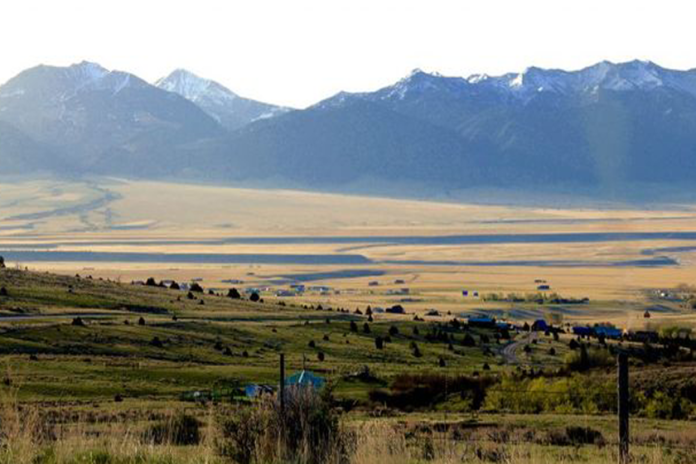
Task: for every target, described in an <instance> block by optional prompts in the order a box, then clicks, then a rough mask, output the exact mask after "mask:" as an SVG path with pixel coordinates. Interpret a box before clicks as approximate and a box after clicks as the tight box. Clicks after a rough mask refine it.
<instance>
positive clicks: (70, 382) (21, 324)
mask: <svg viewBox="0 0 696 464" xmlns="http://www.w3.org/2000/svg"><path fill="white" fill-rule="evenodd" d="M0 286H2V287H6V288H7V289H8V292H9V296H8V297H6V298H1V297H0V314H3V315H7V316H21V317H23V318H22V319H20V320H12V319H9V318H8V319H4V320H1V322H0V330H2V332H1V333H0V354H1V359H2V360H3V361H4V362H5V364H6V366H7V367H6V369H8V371H9V372H8V374H7V376H9V377H11V379H12V382H14V383H15V385H17V386H20V390H19V391H20V395H21V396H22V397H23V398H26V399H45V400H58V399H64V400H66V399H73V398H78V399H91V398H97V397H99V398H107V397H112V396H113V395H115V394H117V393H119V394H122V395H125V396H139V397H143V396H153V397H172V396H174V395H176V394H177V393H180V392H182V391H187V390H192V389H206V388H212V387H218V388H225V387H229V386H231V385H234V384H236V383H241V384H243V383H246V382H267V383H275V382H276V381H277V361H278V355H279V353H281V352H284V353H286V355H287V359H288V363H289V371H290V372H292V371H294V370H297V369H300V368H301V366H302V365H303V363H304V364H306V366H307V367H308V368H311V369H312V370H315V371H318V372H320V373H322V374H323V375H325V376H327V377H328V378H330V379H332V380H339V379H341V378H342V377H343V376H344V374H346V373H348V372H352V371H356V370H358V369H359V368H360V367H361V366H364V365H367V366H369V367H370V368H371V370H372V371H374V372H376V373H377V374H378V375H379V376H380V377H382V378H385V379H386V378H389V377H390V376H391V375H393V374H394V373H395V372H398V371H403V370H404V369H408V370H409V371H417V370H423V369H428V370H435V369H437V370H441V371H444V372H449V373H451V374H454V373H464V372H472V371H475V370H478V371H480V370H481V369H482V367H483V364H484V363H489V364H490V365H491V367H492V369H493V370H500V369H506V368H507V367H506V366H504V365H502V357H500V356H499V355H497V354H490V353H489V354H488V355H486V354H485V353H484V350H485V348H486V347H484V346H478V347H464V346H462V343H461V341H462V340H463V337H464V334H463V332H462V331H459V332H457V331H454V332H453V333H454V336H455V342H454V343H453V347H454V350H448V346H447V344H445V343H442V342H436V341H428V340H427V339H426V337H425V335H426V334H427V333H428V330H429V327H432V324H429V323H423V322H414V321H412V320H411V316H408V315H406V316H391V318H390V317H389V316H386V315H376V316H375V322H374V323H372V324H370V327H371V332H370V333H369V334H368V333H364V332H363V324H364V323H365V322H366V317H365V316H360V315H355V314H347V313H342V312H338V311H327V310H324V311H317V310H312V309H303V308H301V307H292V306H280V305H277V304H276V303H274V302H266V303H252V302H249V301H234V300H231V299H228V298H225V297H221V296H210V295H202V296H200V297H199V300H196V301H189V300H187V299H186V297H185V293H184V292H177V291H172V290H167V289H160V288H150V287H144V286H135V285H130V284H119V283H114V282H107V281H99V280H91V279H86V278H75V277H64V276H55V275H51V274H43V273H32V272H25V271H17V270H9V269H6V270H3V271H0ZM178 297H181V299H180V301H179V298H178ZM201 299H202V300H204V301H205V305H201V304H200V300H201ZM77 314H82V319H83V320H84V321H85V322H86V325H85V326H84V327H82V326H73V325H72V324H71V322H72V318H73V316H75V315H77ZM141 316H142V317H143V318H144V319H145V325H139V324H138V319H139V318H140V317H141ZM174 316H176V319H177V320H174ZM350 320H355V321H356V322H357V324H358V328H359V330H358V332H351V331H350ZM126 321H128V324H126ZM391 326H396V327H397V328H398V329H399V335H397V336H394V337H392V343H389V344H387V346H386V348H385V349H384V350H377V349H376V348H375V342H374V339H375V337H376V336H378V335H381V336H383V337H384V336H386V335H387V334H388V331H389V328H390V327H391ZM414 326H418V327H419V332H420V333H419V335H414V334H413V327H414ZM481 334H482V333H481V332H480V331H472V335H473V336H474V338H475V339H477V340H479V339H480V335H481ZM489 335H490V334H489ZM325 336H328V341H327V340H325V339H324V337H325ZM154 337H157V338H159V339H160V340H161V341H162V343H163V346H162V347H157V346H154V345H153V344H152V340H153V339H154ZM490 339H491V343H489V344H488V346H487V348H490V349H491V350H492V351H493V353H497V351H498V350H499V348H500V346H499V345H497V344H496V343H495V339H494V338H493V337H492V336H491V337H490ZM310 341H314V342H315V344H316V347H314V348H311V347H309V346H308V345H309V342H310ZM411 342H415V343H417V344H418V347H419V349H420V351H421V352H422V354H423V356H422V357H418V358H417V357H414V356H413V354H412V353H411V348H410V344H411ZM216 345H217V346H216ZM220 347H222V349H223V350H224V349H225V348H229V349H230V351H231V355H230V354H229V353H228V354H225V353H224V351H223V350H220ZM558 348H559V351H560V346H559V347H558ZM245 352H246V354H247V355H248V356H247V355H245V354H244V353H245ZM319 352H322V353H324V354H325V356H326V359H325V361H323V362H320V361H318V353H319ZM32 355H34V356H32ZM440 357H442V358H444V359H445V361H446V364H447V367H445V368H440V367H439V365H438V364H439V358H440ZM303 359H304V361H303ZM373 386H374V385H365V384H362V383H359V382H342V381H339V382H338V385H337V391H338V393H339V395H346V396H350V397H355V398H364V397H365V395H366V392H367V390H368V389H369V388H372V387H373Z"/></svg>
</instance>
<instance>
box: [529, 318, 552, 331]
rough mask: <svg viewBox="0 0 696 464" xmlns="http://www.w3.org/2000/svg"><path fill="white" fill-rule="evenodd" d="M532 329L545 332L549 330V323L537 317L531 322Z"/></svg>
mask: <svg viewBox="0 0 696 464" xmlns="http://www.w3.org/2000/svg"><path fill="white" fill-rule="evenodd" d="M532 330H533V331H534V332H546V331H547V330H549V325H548V324H547V323H546V321H545V320H543V319H537V320H536V321H534V324H532Z"/></svg>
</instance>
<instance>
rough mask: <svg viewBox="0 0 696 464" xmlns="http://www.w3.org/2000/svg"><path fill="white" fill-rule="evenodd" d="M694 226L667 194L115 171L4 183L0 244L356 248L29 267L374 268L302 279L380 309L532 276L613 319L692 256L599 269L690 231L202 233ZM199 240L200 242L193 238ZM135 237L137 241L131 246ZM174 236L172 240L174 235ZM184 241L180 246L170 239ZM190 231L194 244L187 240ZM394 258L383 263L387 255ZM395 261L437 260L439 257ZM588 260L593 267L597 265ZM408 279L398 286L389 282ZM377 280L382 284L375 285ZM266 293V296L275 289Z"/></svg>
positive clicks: (455, 302)
mask: <svg viewBox="0 0 696 464" xmlns="http://www.w3.org/2000/svg"><path fill="white" fill-rule="evenodd" d="M658 231H660V232H684V231H687V232H688V231H696V207H694V206H693V205H663V206H659V207H651V208H644V209H639V208H635V207H627V206H622V205H608V206H605V207H603V208H601V209H600V208H589V207H588V208H583V209H580V208H573V209H562V208H550V207H542V206H529V207H521V206H488V205H473V204H455V203H436V202H426V201H415V200H397V199H386V198H369V197H358V196H348V195H334V194H321V193H308V192H297V191H284V190H254V189H242V188H229V187H210V186H199V185H184V184H172V183H163V182H162V183H160V182H140V181H138V182H136V181H124V180H118V179H108V180H104V179H101V180H99V184H98V186H97V184H90V183H68V182H59V181H48V180H47V181H33V182H19V183H17V182H15V183H11V184H10V183H0V244H2V245H1V246H0V249H2V248H3V247H7V246H12V245H14V246H17V245H24V246H29V247H32V246H33V247H36V246H39V245H46V244H50V245H54V246H56V247H57V248H56V250H63V251H100V252H147V253H193V254H207V253H225V254H267V253H273V254H307V255H313V254H339V255H342V254H358V255H362V256H363V257H365V258H368V259H370V260H372V261H375V263H371V264H362V265H358V266H355V265H335V264H334V265H320V266H318V265H313V264H253V263H246V264H205V263H200V264H199V263H181V264H172V263H123V262H96V263H95V262H89V263H87V262H31V261H26V262H22V263H21V264H22V265H25V266H28V267H30V268H31V269H38V270H49V271H55V272H59V273H66V274H75V273H81V274H91V275H94V276H95V277H105V278H112V279H120V280H122V281H131V280H144V279H146V278H147V277H150V276H154V277H156V278H158V279H176V280H178V281H188V280H191V279H202V282H203V285H204V286H205V287H212V288H221V289H222V288H225V287H229V286H230V284H229V283H225V282H223V281H224V280H229V279H237V280H242V281H244V283H243V284H239V285H237V286H242V287H266V286H272V287H273V289H274V290H275V289H278V288H287V285H285V286H283V285H277V284H273V279H274V278H277V277H278V276H285V275H293V274H304V273H316V272H321V273H324V272H336V271H343V270H347V269H362V270H365V269H367V270H374V271H380V272H383V273H384V275H381V276H377V277H374V276H366V277H356V278H342V279H337V278H327V279H319V280H315V281H311V282H306V283H307V285H324V286H329V287H331V288H332V289H333V290H336V291H338V292H336V291H332V292H330V294H319V293H318V292H308V293H306V294H305V295H304V296H303V297H296V299H297V300H299V301H312V302H316V301H321V302H326V303H329V304H332V305H343V306H347V307H352V306H366V305H368V304H370V305H372V306H386V305H391V304H395V303H398V302H401V300H402V299H403V298H404V296H393V295H387V292H388V291H389V290H394V289H397V288H402V287H407V288H409V290H410V295H409V296H408V298H410V299H411V300H412V301H407V302H405V303H403V304H404V305H405V306H407V308H408V309H409V310H413V311H423V310H426V309H428V308H437V309H439V310H442V311H452V312H457V313H460V312H464V311H468V310H473V309H481V308H488V309H497V310H502V311H506V312H507V314H508V315H510V316H511V317H514V309H515V305H511V304H504V303H503V304H501V303H499V304H489V303H483V302H481V301H480V300H478V299H474V298H468V299H465V298H464V297H462V295H461V291H462V289H469V290H471V291H474V290H475V291H478V292H480V294H484V293H488V292H504V293H507V292H519V293H531V292H534V291H536V284H535V280H536V279H544V280H547V281H548V282H549V284H550V285H551V288H552V290H553V291H556V292H558V293H560V294H561V295H563V296H569V297H589V298H590V299H591V300H592V302H593V303H592V304H591V305H590V306H589V307H588V308H587V311H580V312H575V313H572V314H570V313H566V314H565V316H564V317H566V318H571V319H579V320H587V321H596V320H598V318H601V320H610V321H612V322H615V323H619V324H621V325H622V326H629V327H635V326H638V325H641V324H644V323H645V321H643V319H642V315H643V311H644V309H645V308H646V307H650V306H652V305H653V304H655V302H654V301H650V299H649V298H648V297H647V296H646V293H645V292H646V290H649V289H657V288H673V287H675V286H676V285H678V284H680V283H688V284H694V283H696V253H694V252H693V251H691V252H660V253H659V254H660V255H661V256H662V255H664V256H668V257H672V258H676V259H678V261H679V264H678V265H674V266H666V267H635V266H622V267H610V266H595V265H596V264H601V263H606V262H610V261H631V260H637V259H641V258H645V256H643V255H641V252H642V251H643V250H645V249H660V248H665V247H679V246H693V245H694V244H696V241H689V240H636V241H615V242H579V243H501V244H463V245H460V244H455V245H432V244H430V245H422V244H390V243H364V242H363V243H355V244H346V243H306V244H287V243H285V244H273V243H270V244H269V243H263V244H253V243H205V241H215V240H219V239H225V238H231V237H297V236H301V237H379V236H387V237H393V236H397V237H398V236H448V235H471V234H547V233H578V232H593V233H594V232H622V233H627V232H658ZM197 241H198V242H202V243H194V242H197ZM134 242H138V243H134ZM172 242H175V243H172ZM176 242H178V243H176ZM180 242H188V243H180ZM550 260H561V261H579V262H582V263H585V264H588V265H579V266H573V267H556V266H530V265H520V266H515V265H506V266H496V265H492V266H470V265H457V264H449V263H446V262H452V261H550ZM384 261H389V262H384ZM394 261H411V262H413V261H443V263H440V264H439V265H433V264H428V265H423V264H418V263H410V264H408V263H407V264H400V263H394ZM590 264H592V265H590ZM396 280H403V281H404V282H405V283H404V284H395V283H394V282H395V281H396ZM371 281H378V282H379V284H380V285H379V286H376V287H375V286H369V285H368V284H369V283H370V282H371ZM269 295H270V294H269ZM660 320H665V321H672V320H675V321H676V320H678V321H679V322H680V323H685V324H689V325H692V324H693V322H692V321H694V320H696V319H694V318H692V315H691V314H689V313H685V312H683V311H678V310H674V308H672V310H670V311H665V312H659V313H656V314H654V317H653V319H652V322H655V321H660Z"/></svg>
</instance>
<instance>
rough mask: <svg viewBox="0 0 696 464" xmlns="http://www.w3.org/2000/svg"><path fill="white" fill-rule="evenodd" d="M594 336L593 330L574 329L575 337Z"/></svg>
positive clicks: (585, 328)
mask: <svg viewBox="0 0 696 464" xmlns="http://www.w3.org/2000/svg"><path fill="white" fill-rule="evenodd" d="M592 334H593V332H592V329H591V328H589V327H583V326H576V327H573V335H577V336H580V337H589V336H591V335H592Z"/></svg>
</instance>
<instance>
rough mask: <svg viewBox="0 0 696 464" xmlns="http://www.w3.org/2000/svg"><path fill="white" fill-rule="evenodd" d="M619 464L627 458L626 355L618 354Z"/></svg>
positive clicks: (624, 463)
mask: <svg viewBox="0 0 696 464" xmlns="http://www.w3.org/2000/svg"><path fill="white" fill-rule="evenodd" d="M618 374H619V379H618V380H619V383H618V389H619V391H618V393H619V405H618V406H619V464H627V463H628V461H629V456H628V439H629V435H628V355H627V354H626V353H619V372H618Z"/></svg>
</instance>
